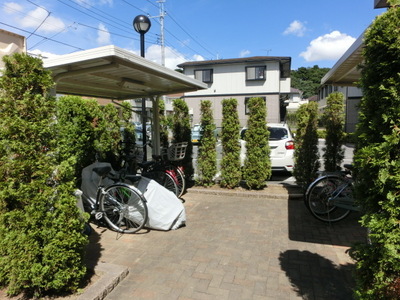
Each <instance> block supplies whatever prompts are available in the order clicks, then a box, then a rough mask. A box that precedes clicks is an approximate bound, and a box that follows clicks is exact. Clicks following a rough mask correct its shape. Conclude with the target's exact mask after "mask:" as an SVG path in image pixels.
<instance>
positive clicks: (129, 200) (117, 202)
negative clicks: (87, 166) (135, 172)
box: [82, 165, 148, 233]
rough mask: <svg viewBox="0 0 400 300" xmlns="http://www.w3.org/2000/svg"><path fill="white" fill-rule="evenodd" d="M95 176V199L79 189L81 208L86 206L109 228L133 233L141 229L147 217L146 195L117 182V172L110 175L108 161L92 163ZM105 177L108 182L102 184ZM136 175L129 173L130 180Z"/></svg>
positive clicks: (131, 186) (130, 186)
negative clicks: (109, 182)
mask: <svg viewBox="0 0 400 300" xmlns="http://www.w3.org/2000/svg"><path fill="white" fill-rule="evenodd" d="M92 171H93V172H95V173H96V174H97V175H98V176H99V177H100V179H99V183H98V185H97V192H96V200H95V202H94V203H93V202H92V201H91V200H90V197H89V195H86V194H85V193H83V195H82V196H83V197H82V198H83V200H84V206H85V208H86V209H85V210H89V211H90V214H91V215H94V217H95V219H96V220H101V219H104V220H105V222H106V223H107V225H108V226H109V227H110V229H112V230H114V231H117V232H119V233H135V232H138V231H139V230H141V229H142V228H143V227H144V226H145V224H146V222H147V219H148V209H147V204H146V202H147V201H146V199H145V198H144V196H143V194H142V193H141V192H140V191H139V189H137V188H136V187H135V186H133V185H130V184H126V183H124V182H120V181H119V180H118V178H119V175H117V176H112V175H111V174H110V172H111V171H112V168H111V166H110V165H103V166H99V167H94V168H93V170H92ZM106 178H108V179H110V181H111V182H112V183H111V184H104V182H105V179H106ZM140 178H141V177H140V176H130V177H129V179H130V180H131V181H132V182H136V181H138V180H140Z"/></svg>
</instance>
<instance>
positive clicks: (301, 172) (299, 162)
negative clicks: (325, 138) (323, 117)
mask: <svg viewBox="0 0 400 300" xmlns="http://www.w3.org/2000/svg"><path fill="white" fill-rule="evenodd" d="M296 119H297V130H296V135H295V138H294V144H295V145H296V147H295V151H294V160H295V164H294V170H293V175H294V177H295V178H296V182H297V184H298V185H300V186H301V187H302V188H303V190H306V189H307V187H308V185H309V184H310V183H311V182H312V181H313V180H314V179H315V174H316V172H317V171H318V169H319V166H320V163H319V160H318V159H319V154H318V132H317V129H318V103H317V102H309V103H307V104H303V105H301V106H300V108H299V109H298V110H297V112H296Z"/></svg>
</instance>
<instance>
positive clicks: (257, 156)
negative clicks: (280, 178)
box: [243, 97, 272, 189]
mask: <svg viewBox="0 0 400 300" xmlns="http://www.w3.org/2000/svg"><path fill="white" fill-rule="evenodd" d="M248 105H249V111H250V116H249V119H248V121H247V128H248V129H247V131H246V137H245V138H246V159H245V162H244V168H243V179H244V180H245V182H246V186H247V187H248V188H249V189H261V188H263V187H264V186H265V181H266V180H268V179H269V178H270V177H271V174H272V170H271V159H270V157H269V155H270V148H269V143H268V141H269V131H268V129H267V124H266V118H267V107H266V103H265V99H263V98H261V97H257V98H250V100H249V102H248Z"/></svg>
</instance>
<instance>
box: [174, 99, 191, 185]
mask: <svg viewBox="0 0 400 300" xmlns="http://www.w3.org/2000/svg"><path fill="white" fill-rule="evenodd" d="M173 108H174V117H173V141H174V142H176V143H179V142H187V143H188V146H187V148H186V154H185V158H184V159H183V160H182V165H183V166H184V169H185V176H186V178H189V179H190V178H192V177H193V174H194V168H193V161H192V155H193V144H192V140H191V133H192V131H191V130H190V116H189V107H188V105H187V103H186V102H185V100H183V99H175V100H174V102H173Z"/></svg>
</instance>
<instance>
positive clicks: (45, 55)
mask: <svg viewBox="0 0 400 300" xmlns="http://www.w3.org/2000/svg"><path fill="white" fill-rule="evenodd" d="M29 54H33V55H35V56H40V57H42V58H43V59H46V58H53V57H57V56H59V55H57V54H54V53H50V52H45V51H42V50H39V49H35V50H29Z"/></svg>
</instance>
